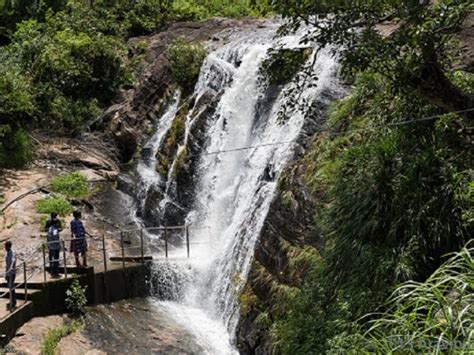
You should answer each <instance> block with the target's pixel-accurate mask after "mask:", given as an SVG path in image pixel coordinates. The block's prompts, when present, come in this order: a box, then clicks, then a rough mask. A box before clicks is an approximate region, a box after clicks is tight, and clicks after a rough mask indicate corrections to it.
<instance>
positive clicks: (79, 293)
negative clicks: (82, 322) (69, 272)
mask: <svg viewBox="0 0 474 355" xmlns="http://www.w3.org/2000/svg"><path fill="white" fill-rule="evenodd" d="M86 291H87V286H85V287H82V286H81V285H80V284H79V281H77V280H74V281H73V282H72V283H71V286H70V287H69V289H68V290H67V291H66V308H67V309H68V310H69V311H70V312H71V313H73V314H76V315H77V314H83V311H84V307H85V306H86V305H87V297H86Z"/></svg>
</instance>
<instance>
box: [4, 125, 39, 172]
mask: <svg viewBox="0 0 474 355" xmlns="http://www.w3.org/2000/svg"><path fill="white" fill-rule="evenodd" d="M31 159H32V154H31V144H30V140H29V138H28V135H27V134H26V132H25V131H24V130H22V129H17V130H12V129H11V127H10V126H8V125H0V167H5V168H21V167H24V166H25V165H26V164H27V163H28V162H29V161H30V160H31Z"/></svg>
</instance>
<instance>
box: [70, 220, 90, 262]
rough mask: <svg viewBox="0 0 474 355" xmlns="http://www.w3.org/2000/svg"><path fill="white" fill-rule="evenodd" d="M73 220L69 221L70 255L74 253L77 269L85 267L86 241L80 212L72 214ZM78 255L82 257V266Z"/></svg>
mask: <svg viewBox="0 0 474 355" xmlns="http://www.w3.org/2000/svg"><path fill="white" fill-rule="evenodd" d="M72 215H73V217H74V219H73V220H72V221H71V239H72V240H71V253H74V258H75V259H76V266H77V267H87V240H86V229H85V228H84V224H82V221H81V218H82V215H81V212H80V211H74V212H73V214H72ZM79 255H81V256H82V264H81V262H80V260H79Z"/></svg>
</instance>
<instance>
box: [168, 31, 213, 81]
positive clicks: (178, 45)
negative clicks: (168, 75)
mask: <svg viewBox="0 0 474 355" xmlns="http://www.w3.org/2000/svg"><path fill="white" fill-rule="evenodd" d="M168 56H169V59H170V61H171V71H172V74H173V79H174V80H175V82H176V83H177V84H179V85H180V86H181V87H182V88H183V89H184V90H192V87H193V85H194V84H195V83H196V80H197V78H198V76H199V72H200V70H201V66H202V63H203V61H204V59H205V58H206V51H205V49H204V48H203V47H202V45H200V44H196V43H195V44H189V43H186V42H184V41H183V40H177V41H175V42H174V43H173V44H171V45H170V47H169V48H168Z"/></svg>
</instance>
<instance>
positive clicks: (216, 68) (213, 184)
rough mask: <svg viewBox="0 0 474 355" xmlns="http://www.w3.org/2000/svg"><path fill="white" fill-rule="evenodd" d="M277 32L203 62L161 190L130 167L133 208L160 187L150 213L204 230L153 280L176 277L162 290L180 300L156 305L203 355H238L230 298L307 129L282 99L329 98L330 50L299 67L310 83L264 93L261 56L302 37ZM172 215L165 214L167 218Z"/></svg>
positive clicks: (148, 174)
mask: <svg viewBox="0 0 474 355" xmlns="http://www.w3.org/2000/svg"><path fill="white" fill-rule="evenodd" d="M277 27H278V24H274V23H271V24H268V25H267V26H266V27H264V28H259V29H254V30H252V31H246V32H244V31H242V33H239V34H238V35H236V36H235V38H233V39H232V40H231V41H230V42H229V43H228V44H226V45H224V46H222V47H221V48H219V49H217V50H215V51H213V52H212V53H210V54H209V55H208V57H207V58H206V60H205V62H204V64H203V66H202V68H201V73H200V77H199V79H198V82H197V84H196V87H195V92H194V94H193V95H192V97H193V102H194V103H193V105H192V107H191V108H190V110H189V112H188V113H187V116H186V119H185V125H186V127H185V134H184V138H183V140H182V141H181V142H180V143H179V147H178V149H177V152H176V154H175V156H174V161H173V163H172V164H171V168H170V171H169V172H168V174H167V177H166V186H165V187H164V186H163V185H164V181H163V179H164V178H163V177H162V176H159V174H158V175H157V173H156V171H155V169H154V168H153V165H152V164H148V163H147V159H146V157H143V158H142V160H141V161H140V162H139V163H138V168H137V171H138V172H139V179H140V184H139V185H140V188H139V191H140V193H139V194H138V196H139V197H138V202H137V205H138V209H140V208H142V209H144V208H145V202H144V201H145V200H146V199H147V198H149V196H147V194H148V195H149V190H150V188H151V187H153V185H159V188H160V189H161V190H162V193H163V198H162V200H161V201H155V207H154V209H155V210H156V211H151V213H159V214H160V216H161V218H163V210H166V209H167V208H171V207H173V206H170V204H174V206H179V208H180V211H181V212H182V211H185V213H184V220H183V222H186V223H187V224H189V225H191V226H193V225H194V226H205V227H206V228H196V229H192V228H191V234H190V239H191V243H192V245H191V255H192V257H191V258H190V259H184V260H183V261H179V260H175V261H162V262H161V264H158V265H157V266H156V268H157V270H158V271H157V272H159V269H160V266H162V267H163V269H166V272H167V275H170V270H171V271H172V276H167V279H169V280H175V279H176V275H178V277H179V275H182V276H183V277H182V278H181V279H180V282H179V291H178V290H175V288H176V287H170V288H169V290H171V291H169V292H171V293H173V292H176V294H178V293H179V296H178V295H176V297H173V295H171V296H170V295H169V292H167V299H169V300H168V301H160V307H161V306H162V307H165V308H166V309H167V310H168V311H169V314H170V316H172V317H173V318H175V319H176V320H177V321H178V322H180V323H181V324H182V325H183V327H186V328H187V329H188V330H189V331H190V332H191V333H193V334H195V336H196V339H197V341H198V342H199V345H200V346H201V347H202V348H203V349H206V351H207V352H208V353H210V354H217V353H219V354H227V353H234V352H236V350H235V349H234V347H233V345H232V344H233V341H234V335H235V330H236V326H237V323H238V319H239V309H238V302H237V299H238V295H239V293H240V292H241V290H242V287H243V285H244V283H245V281H246V278H247V275H248V272H249V269H250V265H251V260H252V258H253V253H254V247H255V243H256V242H257V240H258V237H259V233H260V230H261V228H262V226H263V223H264V221H265V218H266V216H267V213H268V211H269V207H270V204H271V202H272V199H273V197H274V195H275V192H276V189H277V181H278V178H279V176H280V173H281V172H282V170H283V169H284V168H285V167H286V166H287V165H288V164H289V162H290V161H291V160H292V158H293V157H294V156H295V149H296V147H297V146H298V144H297V141H298V139H299V138H300V137H301V134H302V131H303V129H304V127H305V124H306V123H307V119H308V118H307V114H306V112H305V111H304V110H300V109H299V108H298V107H293V108H292V106H290V105H289V104H290V102H289V99H288V97H290V96H291V93H292V92H294V90H296V89H297V90H298V91H299V92H300V97H299V98H298V100H300V101H306V102H308V103H309V104H314V103H316V104H318V103H319V104H327V101H328V98H327V96H328V94H327V93H328V92H337V86H338V84H337V80H336V72H337V62H336V60H335V59H334V58H333V57H332V56H331V55H330V53H329V51H328V50H319V51H316V50H313V52H312V54H311V55H309V58H307V60H306V62H305V64H304V65H303V68H302V70H303V69H305V70H309V71H310V72H311V73H312V74H315V75H316V76H317V78H316V79H314V78H312V79H311V80H308V81H307V82H305V81H303V82H301V81H300V82H289V83H287V84H285V85H281V86H280V87H278V90H276V91H275V90H273V91H272V90H269V84H268V82H267V81H266V80H265V78H264V77H262V74H261V70H260V68H261V64H262V62H263V61H264V60H265V59H266V58H268V51H269V49H272V48H290V49H291V48H300V47H304V46H302V45H301V44H300V40H301V38H302V35H303V34H304V33H297V34H295V35H289V36H286V37H283V38H277V37H276V31H277ZM303 32H304V31H303ZM306 46H307V45H306ZM314 84H316V85H314ZM275 92H276V93H275ZM329 96H331V95H330V94H329ZM179 101H180V94H177V95H175V98H174V100H173V102H172V103H171V104H170V108H169V109H168V111H167V112H166V114H165V115H164V116H163V117H161V118H160V120H159V122H158V126H157V131H156V134H155V135H154V136H153V137H152V138H151V140H150V142H149V145H148V146H149V147H151V151H152V152H153V154H152V155H155V153H156V150H159V149H160V145H161V142H162V141H163V139H164V137H165V136H166V134H167V132H168V130H169V128H170V126H171V123H172V121H173V119H175V118H176V112H177V107H178V102H179ZM209 103H213V104H214V109H213V110H212V112H211V113H209V112H208V111H206V109H205V107H206V105H209ZM285 108H286V109H287V113H288V114H287V117H286V118H285V119H282V118H281V116H280V115H279V112H281V111H282V110H283V109H285ZM203 115H205V117H204V118H203V117H202V116H203ZM197 125H201V130H202V131H204V132H205V133H204V136H203V137H201V138H202V139H201V140H199V139H197V138H196V133H195V127H196V126H197ZM196 142H200V143H196ZM247 147H255V148H251V149H248V148H247ZM240 148H245V149H240ZM185 149H187V150H189V151H191V152H192V153H193V157H192V158H191V160H192V164H191V166H192V167H191V168H190V171H189V172H188V174H187V178H188V179H189V181H192V182H193V183H192V186H191V187H188V189H187V195H186V198H182V199H181V200H180V197H179V195H180V193H182V191H181V190H180V186H179V183H178V181H177V180H176V178H175V176H176V171H175V170H176V169H177V168H178V165H179V164H178V160H179V159H180V155H181V154H182V153H183V151H184V150H185ZM148 162H150V161H149V160H148ZM167 206H168V207H167ZM173 211H174V210H171V212H169V210H168V215H172V214H173ZM181 212H180V213H181ZM177 248H178V249H179V247H177ZM165 265H166V266H165ZM173 290H175V291H173Z"/></svg>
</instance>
